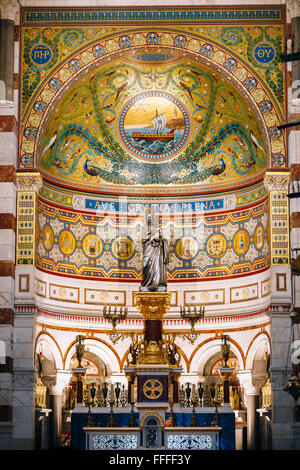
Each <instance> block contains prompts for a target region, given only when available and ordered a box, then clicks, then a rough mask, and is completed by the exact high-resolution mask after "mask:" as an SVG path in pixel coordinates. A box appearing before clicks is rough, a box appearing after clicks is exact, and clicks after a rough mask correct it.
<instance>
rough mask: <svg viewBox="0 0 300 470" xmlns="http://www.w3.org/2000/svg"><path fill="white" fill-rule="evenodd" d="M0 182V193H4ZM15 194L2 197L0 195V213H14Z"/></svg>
mask: <svg viewBox="0 0 300 470" xmlns="http://www.w3.org/2000/svg"><path fill="white" fill-rule="evenodd" d="M2 184H3V183H0V193H1V194H5V192H4V191H3V190H2ZM16 206H17V204H16V195H14V196H12V197H2V196H1V206H0V213H1V214H13V215H14V216H15V215H16Z"/></svg>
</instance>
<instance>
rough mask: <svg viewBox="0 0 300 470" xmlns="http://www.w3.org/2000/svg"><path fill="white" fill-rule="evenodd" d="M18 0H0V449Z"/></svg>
mask: <svg viewBox="0 0 300 470" xmlns="http://www.w3.org/2000/svg"><path fill="white" fill-rule="evenodd" d="M18 8H19V2H18V1H15V0H9V1H8V0H0V11H1V20H0V199H1V204H0V449H10V448H12V446H11V443H12V430H13V425H12V387H13V367H14V364H13V347H12V338H13V327H14V289H15V231H16V172H15V169H16V156H17V120H16V116H17V111H16V110H17V106H16V101H15V99H16V98H17V96H16V93H17V92H16V93H15V90H14V83H15V71H16V72H17V70H15V69H14V61H15V57H14V50H15V49H14V44H15V23H14V20H15V17H16V14H17V11H18Z"/></svg>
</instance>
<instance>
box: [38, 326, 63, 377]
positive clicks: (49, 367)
mask: <svg viewBox="0 0 300 470" xmlns="http://www.w3.org/2000/svg"><path fill="white" fill-rule="evenodd" d="M35 354H36V355H37V354H41V356H42V357H43V361H42V370H43V375H44V376H55V375H56V371H57V370H58V369H63V361H62V355H61V351H60V349H59V346H58V344H57V343H56V342H55V340H54V339H53V338H52V337H51V336H49V335H48V334H47V333H41V334H40V335H39V336H38V337H37V340H36V346H35ZM35 362H36V366H37V361H35Z"/></svg>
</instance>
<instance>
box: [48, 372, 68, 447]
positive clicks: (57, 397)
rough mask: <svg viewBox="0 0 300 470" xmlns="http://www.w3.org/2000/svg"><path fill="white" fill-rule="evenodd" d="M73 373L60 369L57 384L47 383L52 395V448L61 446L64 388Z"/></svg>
mask: <svg viewBox="0 0 300 470" xmlns="http://www.w3.org/2000/svg"><path fill="white" fill-rule="evenodd" d="M71 376H72V374H71V372H69V371H65V370H58V371H57V375H56V383H55V384H47V385H48V389H49V395H50V409H52V413H51V415H50V423H51V425H50V427H51V437H50V439H51V441H50V446H51V447H52V448H55V447H59V446H60V436H61V431H62V406H63V389H64V388H65V387H67V385H68V384H69V381H70V378H71Z"/></svg>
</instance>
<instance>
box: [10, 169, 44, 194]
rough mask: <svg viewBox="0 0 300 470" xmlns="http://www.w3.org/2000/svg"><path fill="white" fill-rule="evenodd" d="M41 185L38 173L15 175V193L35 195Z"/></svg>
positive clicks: (40, 177) (19, 173) (41, 179)
mask: <svg viewBox="0 0 300 470" xmlns="http://www.w3.org/2000/svg"><path fill="white" fill-rule="evenodd" d="M42 184H43V178H42V176H41V174H40V172H39V171H34V172H26V173H23V172H17V173H16V186H17V191H20V192H21V191H34V192H36V193H37V192H38V191H39V189H40V188H41V187H42Z"/></svg>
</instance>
